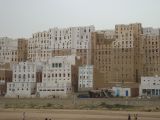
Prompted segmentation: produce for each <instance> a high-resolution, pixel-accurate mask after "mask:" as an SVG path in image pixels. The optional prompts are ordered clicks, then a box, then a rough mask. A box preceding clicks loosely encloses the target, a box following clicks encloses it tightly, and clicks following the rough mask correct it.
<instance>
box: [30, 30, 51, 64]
mask: <svg viewBox="0 0 160 120" xmlns="http://www.w3.org/2000/svg"><path fill="white" fill-rule="evenodd" d="M49 58H51V39H50V36H49V33H48V32H47V31H44V32H38V33H34V34H33V36H32V38H30V39H29V40H28V59H30V60H31V61H33V62H35V61H37V62H39V61H40V62H44V61H47V60H48V59H49Z"/></svg>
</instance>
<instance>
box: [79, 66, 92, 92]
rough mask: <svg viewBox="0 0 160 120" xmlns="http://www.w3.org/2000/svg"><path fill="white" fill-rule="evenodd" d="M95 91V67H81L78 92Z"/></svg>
mask: <svg viewBox="0 0 160 120" xmlns="http://www.w3.org/2000/svg"><path fill="white" fill-rule="evenodd" d="M92 89H93V65H85V66H80V67H79V74H78V90H79V91H86V90H92Z"/></svg>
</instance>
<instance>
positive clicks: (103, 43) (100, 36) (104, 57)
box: [92, 23, 142, 87]
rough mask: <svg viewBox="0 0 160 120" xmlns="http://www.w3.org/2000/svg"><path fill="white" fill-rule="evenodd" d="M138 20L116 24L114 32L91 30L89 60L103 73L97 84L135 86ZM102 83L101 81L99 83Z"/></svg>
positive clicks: (136, 81)
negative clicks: (125, 23)
mask: <svg viewBox="0 0 160 120" xmlns="http://www.w3.org/2000/svg"><path fill="white" fill-rule="evenodd" d="M141 34H142V27H141V24H140V23H135V24H129V25H116V26H115V31H108V32H105V31H102V32H95V33H93V34H92V35H93V37H92V39H93V40H92V42H93V43H92V52H93V54H92V58H93V61H92V63H93V64H94V67H95V68H96V69H98V70H99V72H100V73H101V74H102V75H103V76H102V77H103V78H102V79H103V80H102V81H99V80H96V81H97V83H99V87H111V86H115V85H116V84H125V85H126V86H133V85H135V86H137V84H136V83H138V82H139V81H140V75H141V66H140V65H139V60H140V55H139V51H140V48H139V47H140V46H139V41H140V35H141ZM100 83H101V84H100Z"/></svg>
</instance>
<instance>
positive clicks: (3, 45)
mask: <svg viewBox="0 0 160 120" xmlns="http://www.w3.org/2000/svg"><path fill="white" fill-rule="evenodd" d="M17 55H18V41H17V40H14V39H11V38H8V37H1V38H0V62H2V63H3V62H4V63H17V62H18V58H17Z"/></svg>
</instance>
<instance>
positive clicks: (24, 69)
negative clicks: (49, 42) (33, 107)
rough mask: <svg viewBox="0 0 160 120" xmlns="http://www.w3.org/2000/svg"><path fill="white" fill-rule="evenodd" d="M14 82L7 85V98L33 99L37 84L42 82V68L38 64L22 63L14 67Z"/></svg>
mask: <svg viewBox="0 0 160 120" xmlns="http://www.w3.org/2000/svg"><path fill="white" fill-rule="evenodd" d="M12 70H13V75H12V77H13V78H12V80H13V81H12V82H8V83H7V93H6V97H18V98H19V97H31V96H32V95H35V94H36V82H37V81H41V78H42V77H41V74H42V72H41V70H42V67H41V65H39V64H38V63H31V62H20V63H18V64H14V65H13V68H12Z"/></svg>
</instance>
